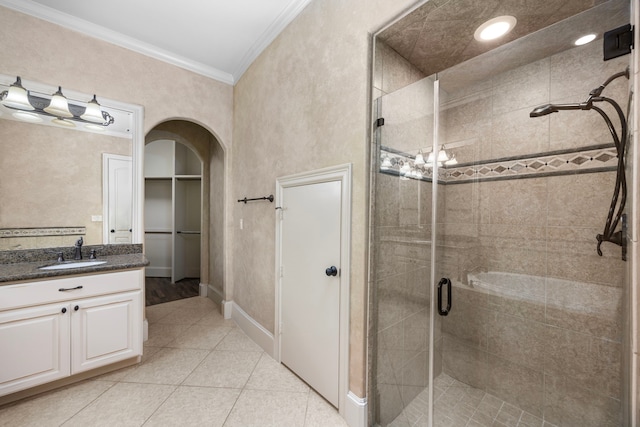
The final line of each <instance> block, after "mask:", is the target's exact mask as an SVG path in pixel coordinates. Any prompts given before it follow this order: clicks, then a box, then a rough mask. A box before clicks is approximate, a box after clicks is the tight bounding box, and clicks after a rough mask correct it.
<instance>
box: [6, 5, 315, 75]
mask: <svg viewBox="0 0 640 427" xmlns="http://www.w3.org/2000/svg"><path fill="white" fill-rule="evenodd" d="M310 1H311V0H180V1H179V2H178V1H158V0H135V1H131V0H109V1H107V2H94V1H87V0H0V6H5V7H8V8H11V9H14V10H17V11H19V12H23V13H26V14H28V15H32V16H35V17H37V18H40V19H44V20H46V21H50V22H53V23H55V24H58V25H61V26H63V27H67V28H69V29H72V30H75V31H78V32H81V33H84V34H88V35H90V36H93V37H96V38H99V39H101V40H104V41H107V42H109V43H113V44H116V45H119V46H122V47H125V48H128V49H131V50H133V51H136V52H139V53H142V54H144V55H147V56H151V57H154V58H157V59H160V60H162V61H165V62H169V63H172V64H174V65H177V66H179V67H182V68H185V69H188V70H191V71H194V72H196V73H198V74H202V75H205V76H207V77H211V78H213V79H216V80H219V81H222V82H224V83H228V84H235V83H236V82H237V81H238V79H239V78H240V77H241V76H242V74H243V73H244V72H245V71H246V69H247V68H248V67H249V65H251V63H252V62H253V61H254V60H255V59H256V58H257V57H258V55H260V53H261V52H262V51H263V50H264V49H265V48H266V47H267V46H268V45H269V44H270V43H271V42H272V41H273V40H274V39H275V38H276V37H277V36H278V34H279V33H280V32H281V31H282V30H283V29H284V28H285V27H286V26H287V25H288V24H289V23H290V22H291V21H292V20H293V19H294V18H295V17H296V16H297V15H298V14H299V13H300V12H301V11H302V10H303V9H304V8H305V6H306V5H307V4H308V3H309V2H310Z"/></svg>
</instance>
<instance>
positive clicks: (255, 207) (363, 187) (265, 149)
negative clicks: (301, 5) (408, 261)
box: [227, 0, 413, 396]
mask: <svg viewBox="0 0 640 427" xmlns="http://www.w3.org/2000/svg"><path fill="white" fill-rule="evenodd" d="M411 3H413V2H412V1H408V0H403V1H390V0H386V1H373V2H372V1H365V0H351V1H336V0H316V1H314V2H312V3H311V4H310V5H309V6H307V8H306V9H305V10H304V11H303V12H302V13H301V15H300V16H299V17H298V18H297V19H296V20H295V21H294V22H293V23H292V24H291V25H289V26H288V27H287V28H286V29H285V31H284V32H283V33H282V34H281V35H280V36H279V37H278V38H277V39H276V40H275V41H274V42H273V43H272V45H271V46H269V48H267V49H266V50H265V52H264V53H263V54H262V55H261V56H260V57H259V58H258V59H257V61H256V62H255V63H254V64H253V65H252V66H251V67H250V68H249V70H248V71H247V72H246V73H245V75H244V76H243V77H242V78H241V79H240V81H239V82H238V84H237V85H236V87H235V91H234V102H235V105H234V121H235V122H234V153H233V165H232V180H233V184H232V194H233V197H234V198H235V199H239V198H242V197H244V196H245V195H246V196H248V197H257V196H263V195H268V194H273V193H274V190H275V180H276V178H277V177H279V176H285V175H289V174H293V173H298V172H303V171H309V170H314V169H318V168H322V167H326V166H331V165H338V164H342V163H353V202H352V235H351V241H352V244H351V303H350V310H351V319H350V388H351V391H353V392H354V393H355V394H357V395H358V396H364V395H365V363H364V362H365V360H366V359H365V356H366V352H365V350H366V347H365V339H366V302H367V290H366V280H367V262H366V261H367V256H366V239H367V211H368V197H367V193H368V188H367V185H368V181H369V173H368V166H367V157H368V147H367V132H368V128H369V117H368V109H367V93H368V90H369V85H370V78H369V62H368V61H369V49H370V48H369V40H370V36H369V35H368V33H370V32H373V31H375V30H377V29H378V28H379V27H380V26H381V25H382V24H383V23H385V21H387V20H389V19H390V18H391V17H392V16H394V15H395V14H397V13H399V12H400V11H401V10H402V9H403V8H404V7H407V6H408V5H409V4H411ZM231 209H232V216H231V218H230V223H229V224H228V225H229V227H230V228H231V230H232V247H231V250H232V251H231V256H232V258H233V259H232V264H231V268H232V270H233V287H228V288H227V299H233V300H234V301H235V302H237V303H238V304H239V305H240V306H241V307H242V308H243V309H244V310H245V311H246V312H247V313H249V315H251V316H252V317H253V318H254V319H256V320H257V321H258V322H260V324H262V325H263V326H264V327H265V328H267V329H268V330H269V331H271V332H273V330H274V319H275V313H274V302H275V295H274V290H275V271H274V269H275V258H274V250H273V248H274V247H275V219H274V209H273V205H271V204H261V203H256V204H247V205H244V204H239V203H234V204H233V206H232V207H231ZM241 218H242V219H244V229H243V230H240V229H239V220H240V219H241ZM303 244H304V242H301V245H303Z"/></svg>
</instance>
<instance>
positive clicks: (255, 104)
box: [0, 0, 414, 396]
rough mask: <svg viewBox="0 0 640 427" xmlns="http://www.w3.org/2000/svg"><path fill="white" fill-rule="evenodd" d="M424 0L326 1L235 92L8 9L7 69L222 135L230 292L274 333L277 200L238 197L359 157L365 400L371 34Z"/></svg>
mask: <svg viewBox="0 0 640 427" xmlns="http://www.w3.org/2000/svg"><path fill="white" fill-rule="evenodd" d="M412 3H414V1H413V0H402V1H392V0H377V1H373V2H372V1H365V0H351V1H337V0H316V1H314V2H312V3H311V4H310V5H309V6H308V7H307V8H306V9H305V10H304V11H303V12H302V14H301V15H300V16H299V17H298V18H297V19H296V20H295V21H294V22H293V23H292V24H291V25H289V26H288V27H287V28H286V29H285V30H284V32H283V33H282V34H281V35H280V36H279V37H278V38H277V39H276V40H275V41H274V43H272V45H271V46H269V47H268V48H267V49H266V50H265V52H263V54H262V55H261V56H260V57H259V58H258V59H257V60H256V62H255V63H254V64H253V65H252V66H251V67H250V68H249V70H248V71H247V72H246V73H245V75H244V76H243V77H242V78H241V79H240V81H239V82H238V84H237V85H236V87H235V89H234V88H232V87H230V86H228V85H225V84H223V83H219V82H216V81H213V80H211V79H208V78H206V77H202V76H199V75H197V74H194V73H191V72H188V71H184V70H182V69H179V68H176V67H174V66H171V65H168V64H165V63H162V62H159V61H157V60H154V59H151V58H148V57H145V56H142V55H139V54H137V53H134V52H131V51H128V50H126V49H123V48H120V47H117V46H113V45H110V44H108V43H104V42H101V41H98V40H95V39H92V38H90V37H86V36H84V35H81V34H78V33H75V32H72V31H68V30H66V29H61V28H59V27H57V26H55V25H52V24H49V23H47V22H43V21H40V20H37V19H35V18H32V17H29V16H26V15H23V14H20V13H17V12H14V11H11V10H8V9H4V8H3V9H2V13H1V14H0V32H1V33H0V37H1V38H2V44H0V57H2V58H3V61H2V62H1V64H0V73H3V74H8V75H20V76H22V77H23V78H24V79H27V80H34V81H40V82H43V83H47V84H51V85H61V86H62V87H63V88H64V87H69V88H72V89H73V90H76V91H80V92H85V93H97V94H98V97H100V96H104V97H107V98H111V99H115V100H119V101H123V102H129V103H134V104H139V105H142V106H144V107H145V122H144V127H145V133H146V132H148V131H149V130H150V129H152V128H153V127H154V126H155V125H156V124H158V123H160V122H162V121H165V120H167V119H173V118H185V119H189V120H191V121H194V122H196V123H199V124H201V125H203V126H204V127H205V128H207V129H209V130H211V131H212V133H213V134H214V135H215V136H216V138H217V139H218V140H219V141H220V143H221V144H222V146H223V148H224V151H225V155H226V156H225V169H226V171H227V177H230V179H229V180H227V181H226V184H225V185H226V186H227V189H226V191H225V209H226V214H227V223H226V224H225V228H226V234H227V235H226V236H225V237H224V238H225V241H226V242H227V243H226V249H227V250H226V251H225V253H226V255H225V258H226V259H225V260H224V261H225V265H227V266H230V268H228V270H227V272H226V273H225V282H226V286H225V288H226V289H225V299H226V300H232V299H233V300H235V301H236V302H237V303H238V304H239V305H240V306H241V307H242V308H243V309H244V310H245V311H246V312H247V313H248V314H249V315H251V316H252V317H253V318H254V319H256V320H257V321H258V322H260V324H262V325H263V326H264V327H265V328H267V329H268V330H270V331H273V323H274V315H275V314H274V303H275V299H274V298H275V296H274V289H275V280H274V262H275V261H274V247H275V241H274V237H275V221H274V218H273V211H272V209H269V208H270V207H273V206H268V205H264V204H253V205H246V206H245V205H240V204H238V203H234V202H235V199H237V198H242V197H244V195H247V196H249V197H251V196H255V195H258V196H262V195H266V194H271V193H273V192H274V186H275V179H276V177H278V176H283V175H287V174H292V173H296V172H301V171H305V170H312V169H317V168H321V167H324V166H330V165H336V164H341V163H349V162H350V163H353V166H354V168H353V171H354V172H353V173H354V176H353V206H352V213H353V226H352V236H351V237H352V250H351V257H352V265H351V274H352V277H351V301H350V307H351V319H350V342H351V344H350V363H351V365H350V388H351V390H352V391H353V392H355V393H356V394H357V395H358V396H364V395H365V355H366V352H365V339H366V300H367V292H366V278H367V266H366V259H367V258H366V238H367V211H368V199H367V192H368V189H367V184H368V180H369V174H368V169H367V159H368V147H367V134H368V129H369V117H368V109H367V99H368V98H367V97H368V91H369V85H370V83H369V40H370V35H369V34H370V33H372V32H374V31H375V30H377V29H378V28H380V27H381V26H382V25H383V24H384V23H385V22H387V21H388V20H389V19H390V18H391V17H393V16H394V15H396V14H398V13H400V12H401V11H402V10H403V9H405V8H407V7H408V6H410V5H411V4H412ZM232 133H233V139H234V143H233V146H234V148H233V151H232V150H231V141H232ZM230 159H233V160H230ZM218 160H219V159H218ZM217 163H218V164H217V165H216V166H218V167H219V166H220V165H219V163H220V162H219V161H218V162H217ZM212 169H213V165H212ZM214 190H215V191H216V192H217V194H216V196H219V195H220V191H219V189H213V188H212V198H213V193H214ZM240 218H244V221H245V229H244V230H243V231H239V227H238V221H239V219H240ZM215 220H219V218H216V219H215ZM212 237H213V236H212ZM218 237H219V236H218ZM219 262H220V259H219V258H218V259H216V263H219Z"/></svg>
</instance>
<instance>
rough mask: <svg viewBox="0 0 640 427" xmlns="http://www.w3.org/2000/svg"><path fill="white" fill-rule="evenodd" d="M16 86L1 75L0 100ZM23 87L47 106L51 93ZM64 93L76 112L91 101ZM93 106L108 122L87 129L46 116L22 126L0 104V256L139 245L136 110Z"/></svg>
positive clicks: (43, 87)
mask: <svg viewBox="0 0 640 427" xmlns="http://www.w3.org/2000/svg"><path fill="white" fill-rule="evenodd" d="M15 80H16V77H15V76H5V75H0V93H1V92H3V91H5V90H7V89H8V87H9V86H10V85H11V84H12V83H13V82H15ZM22 85H23V86H24V87H25V88H26V89H27V90H29V92H30V94H31V95H35V96H38V97H43V98H48V99H50V98H51V94H53V93H54V92H55V91H56V90H57V88H56V87H53V86H46V85H43V84H39V83H37V82H30V81H26V80H23V82H22ZM63 93H64V95H65V96H66V97H67V98H68V100H69V103H71V104H74V105H80V106H86V104H87V102H88V101H89V100H91V98H92V97H93V95H87V94H81V93H77V92H73V91H72V90H67V89H65V88H63ZM98 102H99V103H100V105H101V107H102V110H103V111H106V112H108V114H110V115H111V116H113V117H114V123H113V124H111V125H109V126H107V127H104V126H97V127H96V126H95V125H93V128H94V129H91V126H89V127H87V126H86V125H87V124H86V123H81V122H72V121H68V120H64V122H67V123H65V124H66V125H67V126H61V125H57V124H55V123H53V122H52V119H55V117H47V116H40V117H39V118H40V119H41V121H39V122H37V123H32V122H27V121H24V120H21V119H20V118H19V117H20V114H18V115H16V114H15V113H16V110H13V109H10V108H7V107H5V106H4V105H2V104H0V200H2V203H0V250H19V249H33V248H46V247H60V246H73V243H74V242H75V241H76V240H77V239H78V238H79V237H80V236H82V237H83V239H84V244H85V245H100V244H107V243H141V242H142V239H141V238H140V237H139V232H138V230H137V229H138V228H139V227H137V224H138V223H139V222H140V221H139V219H138V217H139V215H140V209H139V207H138V206H137V198H138V197H137V195H138V194H139V193H140V192H139V179H138V178H137V174H138V171H139V170H140V168H139V166H138V162H141V160H142V159H141V156H140V155H139V154H137V151H138V147H137V145H140V146H143V143H142V142H141V141H140V140H141V138H142V135H140V133H141V132H136V130H138V129H141V126H140V123H141V120H142V109H141V107H137V106H133V105H128V104H123V103H119V102H116V101H109V100H106V99H101V98H100V97H98ZM28 118H29V117H28ZM30 118H32V119H33V118H34V117H33V116H30ZM36 118H37V117H36ZM58 123H59V122H58ZM71 126H72V127H71ZM96 128H98V129H100V128H101V130H95V129H96ZM114 165H115V166H114ZM111 230H114V233H112V232H111ZM123 230H124V231H126V232H125V233H122V231H123ZM118 232H120V233H118ZM116 234H117V238H116V237H115V235H116ZM112 235H113V237H112Z"/></svg>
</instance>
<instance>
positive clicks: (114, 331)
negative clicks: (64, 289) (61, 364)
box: [71, 291, 142, 374]
mask: <svg viewBox="0 0 640 427" xmlns="http://www.w3.org/2000/svg"><path fill="white" fill-rule="evenodd" d="M141 295H142V292H141V291H136V292H127V293H122V294H117V295H109V296H103V297H97V298H91V299H86V300H78V301H75V302H73V303H72V304H71V311H72V316H71V335H72V337H73V338H72V349H71V374H76V373H78V372H83V371H88V370H90V369H94V368H97V367H100V366H104V365H108V364H111V363H114V362H118V361H120V360H125V359H128V358H131V357H135V356H138V355H141V354H142V323H141V322H140V319H141V318H142V296H141Z"/></svg>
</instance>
